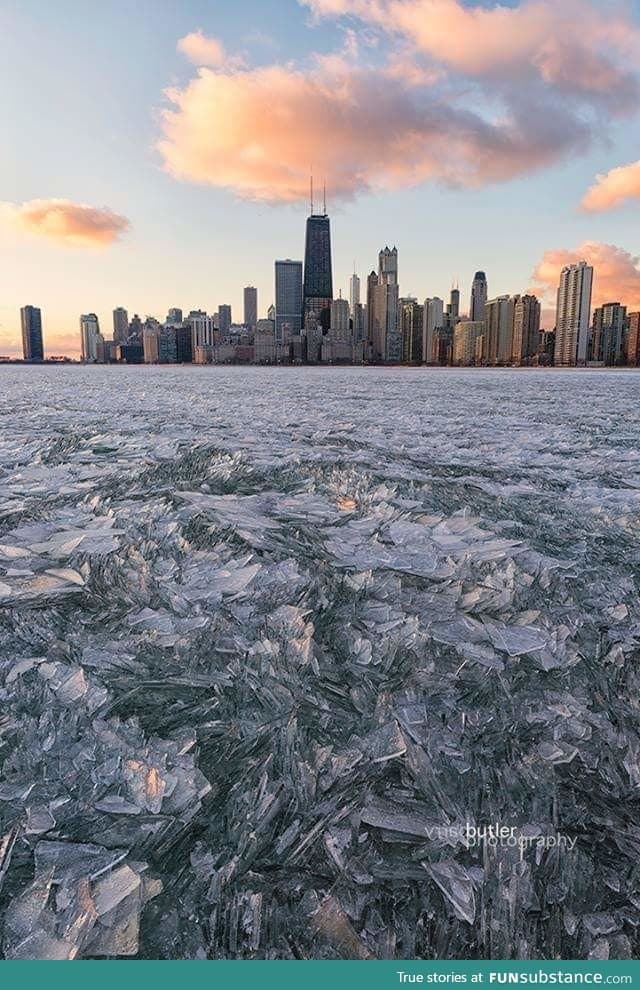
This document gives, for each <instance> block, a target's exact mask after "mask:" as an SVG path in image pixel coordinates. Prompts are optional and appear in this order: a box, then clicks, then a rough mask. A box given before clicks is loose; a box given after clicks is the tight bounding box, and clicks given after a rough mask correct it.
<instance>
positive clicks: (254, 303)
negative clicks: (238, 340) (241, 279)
mask: <svg viewBox="0 0 640 990" xmlns="http://www.w3.org/2000/svg"><path fill="white" fill-rule="evenodd" d="M243 296H244V300H243V301H244V325H245V326H246V327H249V329H250V330H255V328H256V325H257V323H258V290H257V289H256V288H255V287H254V286H253V285H246V286H245V288H244V293H243Z"/></svg>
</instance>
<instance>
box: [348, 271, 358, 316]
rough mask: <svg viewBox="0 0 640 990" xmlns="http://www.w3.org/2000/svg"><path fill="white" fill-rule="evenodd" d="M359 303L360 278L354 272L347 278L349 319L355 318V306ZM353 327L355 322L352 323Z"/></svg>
mask: <svg viewBox="0 0 640 990" xmlns="http://www.w3.org/2000/svg"><path fill="white" fill-rule="evenodd" d="M359 305H360V279H359V278H358V276H357V275H356V273H355V272H354V273H353V275H352V276H351V278H350V279H349V313H350V315H351V319H352V320H354V319H355V311H356V307H357V306H359ZM354 329H355V323H354Z"/></svg>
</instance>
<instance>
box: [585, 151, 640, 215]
mask: <svg viewBox="0 0 640 990" xmlns="http://www.w3.org/2000/svg"><path fill="white" fill-rule="evenodd" d="M630 199H640V161H637V162H630V163H629V165H620V166H619V167H618V168H612V169H611V171H609V172H607V173H606V175H598V176H596V181H595V183H594V184H593V185H592V186H591V187H590V189H588V190H587V192H586V193H585V195H584V197H583V200H582V208H583V209H584V210H588V211H589V212H591V213H596V212H600V211H602V210H612V209H614V208H615V207H616V206H620V205H621V204H622V203H626V202H627V201H628V200H630Z"/></svg>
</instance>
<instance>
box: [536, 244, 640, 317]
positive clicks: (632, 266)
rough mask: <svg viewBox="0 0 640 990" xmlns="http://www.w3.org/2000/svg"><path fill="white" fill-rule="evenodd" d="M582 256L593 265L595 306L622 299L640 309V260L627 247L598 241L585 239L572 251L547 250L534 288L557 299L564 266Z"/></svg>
mask: <svg viewBox="0 0 640 990" xmlns="http://www.w3.org/2000/svg"><path fill="white" fill-rule="evenodd" d="M583 259H584V260H585V261H587V262H588V263H589V264H590V265H593V268H594V276H593V299H592V304H593V306H594V307H595V306H602V304H603V303H607V302H621V303H622V304H623V305H626V306H627V307H630V308H631V309H638V308H640V267H639V263H640V259H638V258H636V257H634V256H633V255H631V254H630V253H629V252H628V251H625V250H624V248H621V247H616V246H615V245H614V244H602V243H599V242H597V241H585V243H584V244H581V245H580V246H579V247H577V248H576V249H575V250H573V251H567V250H565V249H563V248H557V249H553V250H551V251H545V253H544V255H543V257H542V260H541V261H540V264H539V265H538V267H537V268H536V270H535V272H534V276H533V277H534V280H535V282H536V289H535V290H534V291H537V292H538V293H542V294H543V296H545V297H546V298H547V299H548V300H549V301H551V300H552V299H554V298H555V294H556V290H557V288H558V282H559V280H560V271H561V269H562V268H563V267H564V266H565V265H572V264H576V263H577V262H579V261H582V260H583Z"/></svg>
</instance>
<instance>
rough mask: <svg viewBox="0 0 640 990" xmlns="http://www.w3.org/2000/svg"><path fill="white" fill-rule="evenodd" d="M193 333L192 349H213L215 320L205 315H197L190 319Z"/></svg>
mask: <svg viewBox="0 0 640 990" xmlns="http://www.w3.org/2000/svg"><path fill="white" fill-rule="evenodd" d="M191 328H192V333H193V343H192V346H193V349H194V351H195V349H196V347H213V345H214V342H215V320H214V318H213V316H208V315H207V314H206V313H202V312H201V313H198V314H197V315H195V316H193V317H192V319H191Z"/></svg>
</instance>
